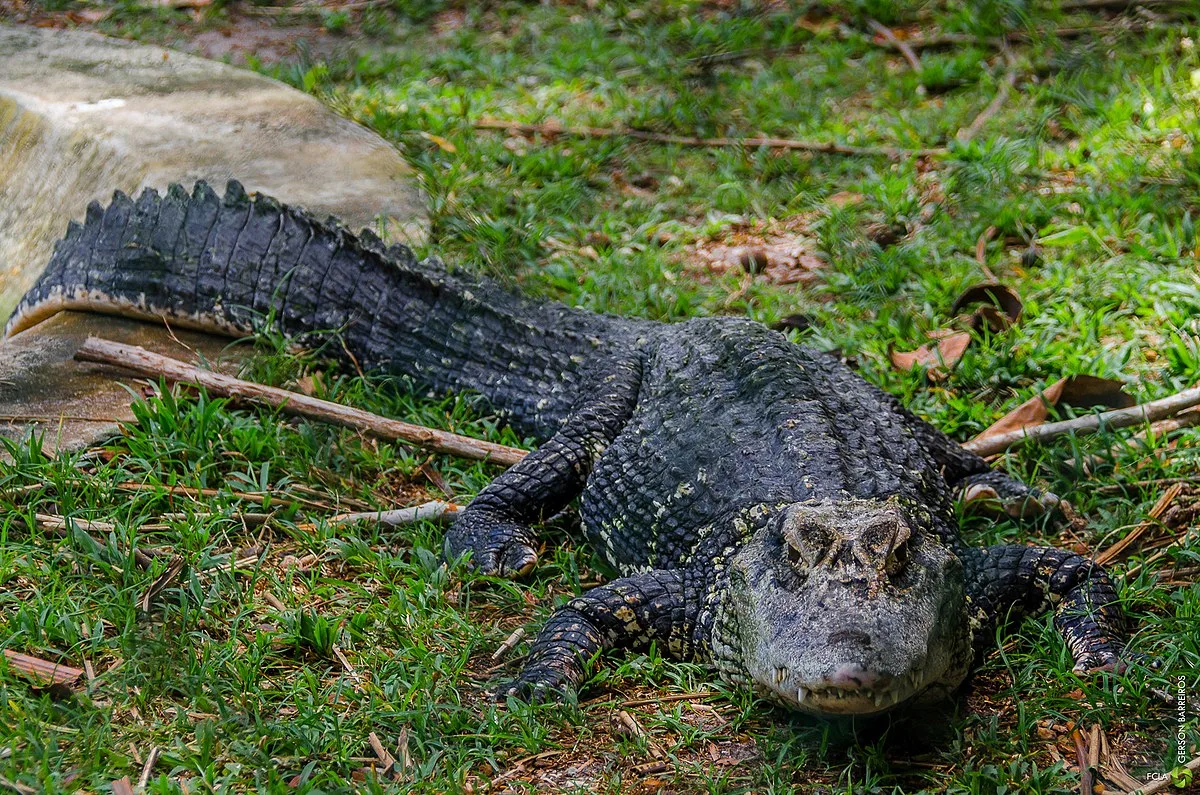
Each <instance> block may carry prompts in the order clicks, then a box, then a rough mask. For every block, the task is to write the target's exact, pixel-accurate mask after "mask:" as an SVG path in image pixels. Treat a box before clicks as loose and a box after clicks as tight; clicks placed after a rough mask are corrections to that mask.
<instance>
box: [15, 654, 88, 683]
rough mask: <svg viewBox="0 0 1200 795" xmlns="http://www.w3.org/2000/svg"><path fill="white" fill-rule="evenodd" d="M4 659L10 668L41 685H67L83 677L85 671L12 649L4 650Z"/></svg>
mask: <svg viewBox="0 0 1200 795" xmlns="http://www.w3.org/2000/svg"><path fill="white" fill-rule="evenodd" d="M4 658H5V659H6V660H7V661H8V665H9V667H10V668H13V669H15V670H18V671H20V672H21V673H23V674H25V676H27V677H29V678H30V679H34V680H36V681H38V682H40V683H50V684H55V685H65V684H69V683H71V682H74V681H75V680H76V679H78V678H79V677H81V676H83V670H82V669H80V668H72V667H71V666H69V665H63V664H62V663H55V662H50V661H49V660H43V659H41V658H40V657H32V656H30V655H28V654H21V653H20V652H16V651H12V650H10V649H5V650H4Z"/></svg>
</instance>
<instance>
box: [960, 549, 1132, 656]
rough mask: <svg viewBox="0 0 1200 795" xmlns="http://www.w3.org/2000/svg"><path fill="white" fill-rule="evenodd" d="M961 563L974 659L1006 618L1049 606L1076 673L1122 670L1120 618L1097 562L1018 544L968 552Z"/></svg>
mask: <svg viewBox="0 0 1200 795" xmlns="http://www.w3.org/2000/svg"><path fill="white" fill-rule="evenodd" d="M965 562H966V564H967V596H968V599H969V600H970V602H971V606H972V608H973V612H974V614H975V621H976V623H977V626H976V627H975V630H974V631H975V643H976V650H977V655H978V652H981V651H983V650H984V649H986V648H987V647H988V646H989V644H990V641H991V640H992V635H993V633H994V630H995V628H996V626H997V625H998V624H999V623H1000V622H1001V621H1002V620H1004V619H1005V618H1006V617H1007V616H1009V615H1012V616H1014V617H1019V616H1023V615H1035V614H1037V613H1040V612H1042V611H1043V610H1046V609H1047V608H1050V607H1054V608H1055V615H1054V625H1055V627H1056V628H1057V629H1058V631H1059V632H1060V633H1061V634H1062V636H1063V639H1064V640H1065V641H1066V643H1067V647H1068V648H1069V649H1070V650H1071V656H1072V658H1074V660H1075V670H1076V671H1077V672H1085V671H1095V670H1104V671H1119V670H1120V669H1121V668H1122V665H1121V659H1120V653H1121V649H1122V647H1123V643H1124V637H1125V626H1126V620H1125V615H1124V613H1123V612H1122V610H1121V607H1120V604H1119V603H1118V600H1117V592H1116V589H1115V588H1114V587H1113V584H1112V580H1110V579H1109V577H1108V574H1107V573H1106V572H1105V571H1104V568H1103V567H1102V566H1101V565H1100V564H1098V563H1095V562H1093V561H1091V560H1089V559H1088V558H1085V557H1083V556H1082V555H1077V554H1075V553H1073V552H1066V551H1064V550H1061V549H1054V548H1052V547H1025V546H1018V545H1001V546H993V547H988V548H986V549H971V550H969V551H968V552H967V553H966V561H965Z"/></svg>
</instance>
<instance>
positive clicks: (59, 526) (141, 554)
mask: <svg viewBox="0 0 1200 795" xmlns="http://www.w3.org/2000/svg"><path fill="white" fill-rule="evenodd" d="M33 518H34V521H36V522H37V526H38V529H40V530H48V531H50V532H51V533H54V534H55V535H57V536H58V537H59V538H66V537H67V536H68V534H69V533H70V530H71V527H72V526H74V527H75V529H76V530H77V531H79V532H81V533H83V534H84V535H86V536H87V537H88V538H90V539H92V543H93V544H95V545H96V546H98V547H102V546H104V542H102V541H101V540H100V539H98V538H96V537H95V536H94V535H92V531H96V532H99V533H103V534H105V535H107V534H109V533H112V532H115V531H116V525H112V524H109V523H108V522H94V521H88V520H86V519H70V518H68V517H65V516H54V515H51V514H44V513H35V514H34V515H33ZM132 553H133V561H134V563H136V564H137V566H138V568H141V569H148V568H150V565H151V564H152V563H153V562H154V555H153V554H151V553H148V552H146V551H144V550H141V549H138V548H137V547H134V548H133V550H132Z"/></svg>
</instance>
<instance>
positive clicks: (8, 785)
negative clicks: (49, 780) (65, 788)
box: [0, 776, 117, 795]
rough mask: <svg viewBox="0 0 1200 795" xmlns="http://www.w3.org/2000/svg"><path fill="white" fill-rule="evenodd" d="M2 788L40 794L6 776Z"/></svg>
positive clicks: (0, 783) (24, 794) (1, 778)
mask: <svg viewBox="0 0 1200 795" xmlns="http://www.w3.org/2000/svg"><path fill="white" fill-rule="evenodd" d="M0 787H4V788H5V789H10V790H12V791H13V792H16V793H19V795H37V793H38V790H36V789H34V788H33V787H30V786H29V785H27V784H20V783H18V782H16V781H12V780H10V779H7V778H5V777H4V776H0ZM116 791H117V790H115V789H114V790H113V792H114V793H115V792H116Z"/></svg>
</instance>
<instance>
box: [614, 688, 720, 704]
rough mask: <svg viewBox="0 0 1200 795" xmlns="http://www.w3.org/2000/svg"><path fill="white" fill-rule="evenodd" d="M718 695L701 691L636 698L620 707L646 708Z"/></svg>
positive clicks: (708, 691) (623, 702) (624, 702)
mask: <svg viewBox="0 0 1200 795" xmlns="http://www.w3.org/2000/svg"><path fill="white" fill-rule="evenodd" d="M717 695H720V694H719V693H717V692H716V691H715V690H701V691H700V692H698V693H673V694H671V695H669V696H658V697H656V698H637V699H634V700H632V701H622V702H621V706H622V707H626V708H627V707H648V706H651V705H654V704H671V703H674V702H676V701H700V700H702V699H706V698H712V697H713V696H717Z"/></svg>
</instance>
